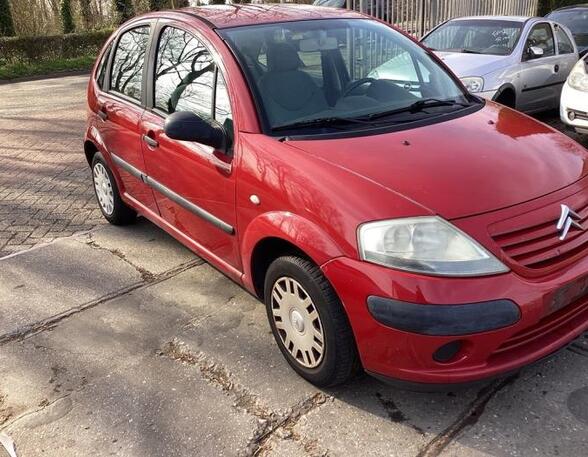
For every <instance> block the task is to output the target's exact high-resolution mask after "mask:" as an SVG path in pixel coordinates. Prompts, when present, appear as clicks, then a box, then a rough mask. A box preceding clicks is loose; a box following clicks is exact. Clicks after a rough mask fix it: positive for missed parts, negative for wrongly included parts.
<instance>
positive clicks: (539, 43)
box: [525, 23, 555, 57]
mask: <svg viewBox="0 0 588 457" xmlns="http://www.w3.org/2000/svg"><path fill="white" fill-rule="evenodd" d="M532 47H537V48H541V49H543V57H549V56H553V55H555V44H554V40H553V32H552V31H551V26H550V25H549V24H547V23H543V24H537V25H536V26H534V27H533V29H532V30H531V32H530V33H529V37H528V38H527V43H526V46H525V52H526V53H527V56H528V55H529V52H530V48H532Z"/></svg>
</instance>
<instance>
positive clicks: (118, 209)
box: [92, 152, 137, 225]
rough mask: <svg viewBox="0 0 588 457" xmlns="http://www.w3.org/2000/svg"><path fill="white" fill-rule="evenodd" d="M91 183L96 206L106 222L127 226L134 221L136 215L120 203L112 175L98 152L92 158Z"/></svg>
mask: <svg viewBox="0 0 588 457" xmlns="http://www.w3.org/2000/svg"><path fill="white" fill-rule="evenodd" d="M92 182H93V184H94V194H95V195H96V200H97V201H98V206H99V207H100V211H102V215H103V216H104V218H105V219H106V220H107V221H108V222H110V223H111V224H113V225H128V224H132V223H133V222H134V221H135V219H136V218H137V213H136V212H135V211H134V210H133V209H132V208H129V207H128V206H127V205H126V204H125V203H124V202H123V201H122V199H121V197H120V193H119V190H118V186H117V184H116V180H115V179H114V175H113V174H112V171H111V170H110V167H109V166H108V164H107V163H106V161H105V160H104V157H103V156H102V154H100V152H97V153H96V154H94V157H93V158H92Z"/></svg>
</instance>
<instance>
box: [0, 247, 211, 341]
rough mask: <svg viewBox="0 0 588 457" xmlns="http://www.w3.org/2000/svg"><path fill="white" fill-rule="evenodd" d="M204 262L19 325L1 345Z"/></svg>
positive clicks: (198, 261) (194, 262) (193, 262)
mask: <svg viewBox="0 0 588 457" xmlns="http://www.w3.org/2000/svg"><path fill="white" fill-rule="evenodd" d="M203 263H204V261H203V260H202V259H199V258H197V259H194V260H191V261H189V262H185V263H183V264H181V265H178V266H177V267H175V268H171V269H169V270H167V271H164V272H163V273H160V274H158V275H154V276H153V279H151V280H150V281H139V282H136V283H133V284H131V285H129V286H126V287H123V288H122V289H118V290H116V291H114V292H111V293H109V294H106V295H103V296H102V297H99V298H97V299H94V300H91V301H89V302H86V303H83V304H81V305H78V306H74V307H73V308H70V309H68V310H67V311H64V312H62V313H59V314H55V315H53V316H51V317H48V318H47V319H43V320H40V321H37V322H34V323H32V324H28V325H25V326H22V327H19V328H17V329H16V330H14V331H12V332H8V333H5V334H3V335H0V346H3V345H5V344H7V343H11V342H15V341H22V340H24V339H26V338H30V337H31V336H33V335H37V334H38V333H42V332H44V331H47V330H52V329H54V328H55V327H56V326H57V325H58V324H60V323H61V322H62V321H64V320H66V319H69V318H70V317H72V316H75V315H76V314H79V313H81V312H83V311H86V310H88V309H92V308H95V307H96V306H98V305H101V304H103V303H106V302H109V301H111V300H114V299H116V298H119V297H122V296H123V295H126V294H128V293H130V292H133V291H135V290H138V289H143V288H146V287H149V286H152V285H155V284H159V283H161V282H163V281H166V280H168V279H171V278H173V277H174V276H177V275H178V274H180V273H183V272H184V271H187V270H189V269H191V268H194V267H196V266H199V265H202V264H203Z"/></svg>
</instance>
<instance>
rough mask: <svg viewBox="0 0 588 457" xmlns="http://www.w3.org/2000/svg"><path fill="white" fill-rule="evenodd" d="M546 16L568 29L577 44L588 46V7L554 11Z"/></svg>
mask: <svg viewBox="0 0 588 457" xmlns="http://www.w3.org/2000/svg"><path fill="white" fill-rule="evenodd" d="M548 18H549V19H550V20H552V21H556V22H559V23H560V24H563V25H565V26H566V27H567V28H568V29H570V31H571V32H572V34H573V35H574V38H575V39H576V42H577V44H578V45H579V46H588V8H577V9H573V10H564V11H554V12H553V13H551V14H550V15H549V16H548Z"/></svg>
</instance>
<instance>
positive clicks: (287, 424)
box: [158, 339, 332, 457]
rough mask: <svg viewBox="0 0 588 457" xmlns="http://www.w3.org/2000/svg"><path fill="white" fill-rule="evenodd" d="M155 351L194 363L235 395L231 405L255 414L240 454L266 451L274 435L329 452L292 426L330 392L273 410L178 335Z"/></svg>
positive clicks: (311, 450)
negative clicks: (250, 435)
mask: <svg viewBox="0 0 588 457" xmlns="http://www.w3.org/2000/svg"><path fill="white" fill-rule="evenodd" d="M158 355H160V356H164V357H168V358H170V359H172V360H175V361H178V362H181V363H183V364H186V365H190V366H194V367H196V368H197V369H198V370H199V371H200V373H201V376H202V377H203V378H204V379H205V380H206V381H208V382H209V383H210V384H212V385H214V386H215V387H217V388H219V389H220V390H221V391H223V392H224V393H225V394H226V395H228V396H232V397H233V398H234V403H233V407H235V408H236V409H238V410H242V411H245V412H246V413H248V414H251V415H253V416H254V417H256V418H257V428H256V430H255V431H254V433H253V436H252V437H251V439H250V440H249V442H248V443H247V445H246V447H245V449H244V450H243V452H242V453H241V455H242V456H243V457H253V456H261V455H264V454H265V453H266V452H267V451H269V447H268V442H269V440H270V439H271V438H272V437H273V436H277V437H278V438H280V439H288V438H292V439H294V440H295V441H298V442H301V444H302V445H303V448H304V450H305V451H306V452H307V453H308V454H309V455H311V456H326V455H327V454H328V451H322V450H320V449H319V447H318V445H317V444H316V443H315V442H310V441H308V440H305V439H304V438H302V437H300V436H299V435H297V434H295V433H293V428H294V427H295V426H296V424H297V423H298V422H299V420H300V419H301V418H302V417H303V416H305V415H306V414H308V413H309V412H311V411H313V410H314V409H316V408H318V407H319V406H320V405H322V404H324V403H325V402H326V401H327V400H332V397H331V396H329V395H326V394H324V393H322V392H317V393H315V394H313V395H311V396H310V397H308V398H306V399H304V400H302V401H301V402H299V403H297V404H296V405H294V406H293V407H291V408H290V409H289V410H288V411H287V412H276V411H273V410H272V409H271V408H269V407H268V406H267V405H264V404H263V402H262V401H261V400H260V399H259V397H258V396H257V395H256V394H254V393H252V392H250V391H249V390H248V389H247V388H246V387H245V386H243V385H242V384H240V383H239V382H238V381H237V380H235V377H234V375H233V374H232V373H230V372H229V371H228V370H227V369H226V368H225V367H223V366H222V365H220V364H219V363H216V362H214V361H212V360H210V359H209V357H208V356H207V355H206V354H204V353H203V352H201V351H198V352H191V351H190V350H189V349H188V348H187V347H186V345H185V344H183V343H182V342H180V341H179V340H177V339H174V340H173V341H170V342H168V343H167V344H165V345H164V346H163V348H162V349H161V351H159V353H158ZM279 432H281V433H279Z"/></svg>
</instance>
